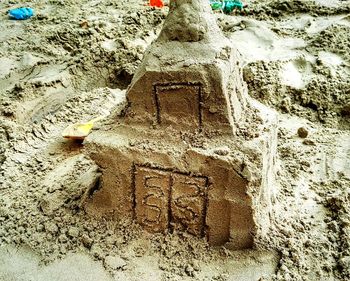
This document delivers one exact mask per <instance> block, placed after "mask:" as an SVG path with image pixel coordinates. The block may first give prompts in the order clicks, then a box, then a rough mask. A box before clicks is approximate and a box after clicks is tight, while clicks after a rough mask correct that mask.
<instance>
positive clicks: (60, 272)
mask: <svg viewBox="0 0 350 281" xmlns="http://www.w3.org/2000/svg"><path fill="white" fill-rule="evenodd" d="M179 1H180V0H179ZM186 1H187V0H186ZM186 1H185V0H183V1H182V2H186ZM147 2H148V1H143V0H121V1H110V0H106V1H100V0H93V1H87V0H79V1H73V0H66V1H42V0H36V1H14V0H12V1H8V0H4V1H1V2H0V22H1V24H0V280H1V281H10V280H11V281H12V280H15V281H20V280H21V281H29V280H53V281H56V280H57V281H61V280H62V281H63V280H73V281H75V280H77V281H78V280H101V281H104V280H106V281H107V280H108V281H109V280H127V281H131V280H191V281H192V280H208V281H209V280H213V281H214V280H242V281H243V280H249V281H250V280H279V281H284V280H290V281H294V280H322V281H323V280H327V281H328V280H329V281H331V280H332V281H333V280H336V281H338V280H339V281H344V280H349V279H350V224H349V222H350V131H349V129H350V119H349V118H350V57H349V54H350V42H349V40H350V37H349V34H350V19H349V13H350V4H349V1H341V0H339V1H338V0H335V1H324V0H322V1H321V0H317V1H316V0H315V1H314V0H292V1H277V0H272V1H270V0H269V1H267V0H266V1H255V0H250V1H244V3H246V4H248V6H247V7H245V8H244V10H243V11H235V12H233V13H232V14H231V15H225V14H222V13H215V17H214V18H215V20H216V22H217V24H218V26H219V28H220V30H221V31H222V32H223V34H224V35H225V37H226V39H225V40H227V42H230V43H232V44H233V45H234V46H235V48H236V49H237V56H239V57H240V59H239V62H240V64H241V67H242V71H243V72H242V77H243V78H244V82H245V83H246V90H247V95H249V99H250V98H253V99H255V100H257V101H258V102H255V103H254V102H253V104H254V106H256V107H258V108H259V109H260V110H262V111H264V109H265V108H266V107H267V108H268V110H267V111H266V112H265V113H264V114H261V116H266V115H265V114H267V113H268V112H270V111H272V112H275V115H276V116H277V118H278V123H276V124H277V125H278V129H276V130H277V144H276V146H277V152H276V153H275V155H274V156H275V165H276V179H275V183H274V185H273V188H272V190H273V192H272V194H270V195H269V196H270V198H272V199H271V206H270V208H271V209H269V219H268V221H269V225H268V226H267V227H266V231H265V232H264V233H262V234H261V235H256V236H255V237H254V241H253V248H252V249H249V250H240V251H233V250H231V249H230V247H229V245H226V246H227V247H226V246H225V245H223V246H212V245H209V243H208V241H207V240H206V239H204V238H203V237H201V236H200V235H199V236H198V237H196V236H193V235H191V234H188V233H183V232H181V231H176V230H175V231H173V232H169V233H167V234H165V235H164V234H160V233H158V234H157V233H156V234H152V233H148V232H147V231H144V230H143V229H142V227H140V225H139V224H137V223H136V222H134V221H132V220H131V219H130V218H129V217H127V216H125V217H121V216H117V217H118V219H115V217H116V216H114V215H115V214H114V213H113V212H111V213H109V214H110V217H108V216H102V217H98V216H94V215H91V212H90V211H91V209H92V210H93V207H94V205H90V207H91V208H90V209H89V207H87V205H86V202H91V200H93V199H92V198H93V195H94V194H97V193H99V192H101V191H102V189H100V188H101V183H102V180H103V176H101V174H103V169H104V168H103V167H102V168H101V166H100V165H98V164H100V163H95V161H93V160H92V159H91V158H89V156H88V153H86V150H87V149H88V146H89V145H85V144H82V143H79V142H72V141H69V140H65V139H63V138H62V136H61V132H62V130H63V129H64V128H65V127H67V126H68V125H70V124H72V123H76V122H86V121H88V120H91V119H93V118H95V117H98V116H100V115H108V116H109V117H108V118H106V119H105V120H103V121H101V122H98V123H97V124H96V126H95V129H94V132H93V135H94V136H96V135H98V132H99V130H101V131H104V132H105V131H107V132H108V131H110V133H112V132H114V131H118V130H119V129H118V130H117V129H116V127H115V126H116V120H117V117H118V118H119V117H120V116H128V111H127V110H126V108H128V105H129V103H128V102H129V101H128V100H127V98H126V91H127V87H128V85H129V84H130V83H131V81H132V78H133V77H134V75H135V73H136V74H137V73H138V72H137V69H138V67H140V66H142V64H141V62H142V59H143V57H144V55H145V54H146V53H145V52H146V49H147V47H148V46H150V44H151V42H153V41H154V40H155V39H156V38H157V37H158V35H159V34H160V31H161V28H162V25H163V22H164V19H165V17H166V15H167V14H168V12H169V8H168V7H167V6H166V7H164V8H162V9H154V8H151V7H149V6H147V5H145V4H146V3H147ZM180 2H181V1H180ZM195 2H196V1H195ZM198 2H202V1H198ZM24 5H25V6H30V7H32V8H34V9H35V16H34V17H33V18H31V19H29V20H25V21H14V20H10V19H9V18H8V16H7V15H6V12H7V10H8V9H10V8H15V7H20V6H24ZM208 11H209V10H208V9H207V8H205V9H204V8H203V10H202V12H203V13H204V14H205V13H206V12H208ZM174 18H175V19H174V26H176V29H171V27H169V26H168V27H167V28H165V29H164V30H165V31H164V33H163V34H161V36H160V37H159V39H158V40H159V42H156V44H158V43H159V44H160V43H161V42H164V41H167V40H169V39H171V40H175V39H176V40H178V41H180V42H182V43H181V44H186V43H188V42H192V43H198V42H199V41H201V40H207V39H208V40H207V41H208V42H210V40H209V39H210V38H206V30H210V29H211V28H213V27H212V26H211V25H210V21H208V22H206V23H205V24H203V22H198V21H196V19H193V18H191V17H190V15H188V18H184V19H183V20H186V21H188V22H192V23H191V24H192V26H191V28H192V29H191V32H192V33H193V34H192V36H190V38H189V37H188V36H187V35H188V34H189V33H188V32H186V33H182V34H181V33H180V35H179V31H181V30H180V29H181V28H180V23H179V21H178V20H176V15H175V16H174ZM174 30H177V32H174ZM213 42H214V43H215V40H214V41H213ZM213 42H211V43H213ZM225 42H226V41H225ZM214 43H213V45H215V44H214ZM219 45H220V44H217V46H219ZM160 53H161V52H160ZM200 54H201V55H202V56H203V57H204V58H205V57H206V56H205V51H202V50H201V52H200ZM153 55H154V54H153ZM155 55H157V54H155ZM163 55H164V54H163ZM165 55H166V54H165ZM169 57H170V58H169V65H171V64H172V63H173V62H172V61H171V60H170V59H171V56H170V55H169ZM208 57H210V56H208ZM187 62H188V64H191V63H192V62H191V61H190V60H188V61H187ZM138 71H139V70H138ZM138 87H141V86H138ZM162 90H164V89H163V88H160V91H162ZM165 90H167V89H165ZM260 103H261V104H263V106H260V107H259V105H261V104H260ZM169 104H171V102H170V103H169ZM219 104H221V103H219ZM144 106H145V107H147V104H145V105H144ZM265 106H266V107H265ZM170 108H171V107H170ZM243 108H244V107H243ZM193 110H195V109H193ZM209 110H210V111H212V112H214V113H217V112H219V113H220V112H224V108H221V107H218V106H215V103H213V105H212V107H211V108H209ZM208 112H209V111H208ZM242 113H244V110H243V111H242ZM208 114H209V113H208ZM169 116H170V117H169V118H168V120H169V122H173V120H172V119H171V114H170V115H169ZM208 116H210V115H208ZM241 116H243V118H241V119H240V122H239V126H238V127H237V128H236V130H234V133H233V134H234V136H235V137H236V139H237V140H239V142H235V141H233V139H229V140H228V141H227V138H229V137H228V136H227V135H226V136H225V137H224V138H221V137H219V138H218V135H217V132H215V130H211V134H209V141H208V135H206V136H205V137H203V136H202V135H200V134H192V133H184V134H182V135H181V145H182V146H184V147H188V148H189V149H190V150H192V151H193V154H191V155H190V156H189V157H192V158H193V159H200V158H196V156H195V152H198V151H200V150H202V151H203V150H206V149H207V148H208V147H210V148H211V147H212V146H211V144H212V143H214V144H215V147H216V148H215V149H208V150H207V151H206V153H207V156H208V157H211V159H212V160H211V161H217V160H215V159H221V158H225V157H232V159H235V161H236V162H235V163H241V164H243V163H247V164H248V167H247V168H246V169H244V168H245V167H244V165H241V166H240V168H242V169H241V170H240V172H242V175H244V177H246V178H250V177H253V178H254V177H255V176H256V175H258V174H257V173H256V174H255V172H256V169H250V167H254V165H251V163H258V162H259V161H261V159H253V158H254V157H250V156H252V155H257V154H255V153H252V151H250V150H249V147H251V146H250V145H247V143H254V140H257V139H259V137H261V136H262V135H263V134H262V135H261V133H259V132H264V133H266V132H265V131H264V130H262V127H263V126H262V124H264V122H265V120H262V119H261V118H260V117H259V115H255V114H248V115H244V114H243V115H241ZM151 117H152V115H149V114H148V115H147V114H145V118H151ZM192 121H193V120H191V122H192ZM214 121H215V120H214ZM193 122H194V121H193ZM215 122H216V121H215ZM215 122H214V123H215ZM276 122H277V121H276ZM131 123H132V122H131ZM131 123H130V124H131ZM136 123H137V122H136ZM214 123H213V124H214ZM224 123H225V122H223V124H224ZM195 124H196V125H197V123H195ZM198 124H199V121H198ZM237 124H238V123H237ZM153 125H154V124H152V123H150V124H149V129H153ZM135 126H136V127H137V126H138V125H135ZM215 126H216V125H213V127H215ZM120 128H121V129H120V130H121V131H123V130H124V131H125V130H126V133H125V136H127V137H130V138H131V137H132V136H134V135H136V136H135V137H133V141H131V142H129V139H128V138H126V139H123V140H122V141H123V142H125V144H126V145H127V146H128V147H131V150H134V151H137V150H138V151H141V150H142V151H144V150H146V151H148V152H149V153H151V152H152V151H163V152H164V151H166V152H168V151H170V149H169V147H170V145H171V139H172V138H171V135H168V136H162V134H161V133H159V135H157V136H152V141H148V140H147V138H148V137H149V135H148V133H147V132H148V130H147V131H142V130H140V129H138V130H135V131H131V130H129V129H128V127H127V126H126V129H125V128H124V129H123V126H121V127H120ZM137 128H139V127H137ZM223 128H226V129H227V128H228V127H224V126H223V127H222V128H220V127H219V131H220V129H222V130H224V129H223ZM211 129H212V128H211ZM158 130H159V129H158ZM160 131H161V130H160ZM160 131H157V132H160ZM146 133H147V134H146ZM143 134H144V135H143ZM163 134H164V132H163ZM107 135H108V134H107ZM210 136H211V138H210ZM146 137H147V138H146ZM100 138H103V136H102V134H101V136H100ZM154 139H156V141H153V140H154ZM218 139H219V140H218ZM167 140H168V141H167ZM217 140H218V141H217ZM103 141H105V142H108V141H109V140H108V138H106V139H104V140H103ZM258 144H259V143H256V146H257V147H258V148H259V145H258ZM118 145H119V144H118ZM235 147H238V148H239V149H237V153H236V154H234V155H233V154H232V155H231V154H230V153H231V152H230V151H232V149H233V148H235ZM242 147H246V150H244V149H242ZM179 151H180V150H179ZM179 151H170V152H171V153H174V154H173V155H172V157H173V158H171V157H170V158H169V159H176V157H177V156H179V155H180V154H177V153H178V152H179ZM228 151H229V152H228ZM147 155H148V154H146V155H145V156H143V157H148V156H147ZM227 155H228V156H227ZM258 155H259V154H258ZM179 158H180V157H179ZM192 158H191V159H192ZM164 159H165V158H164ZM128 161H129V160H128ZM164 161H165V160H164ZM96 162H98V161H96ZM184 163H185V162H184ZM249 165H250V166H249ZM120 166H122V164H120ZM180 168H181V167H180ZM248 171H249V172H248ZM213 172H215V171H213ZM250 172H252V174H250ZM141 173H142V172H141ZM175 177H181V175H178V174H176V173H175ZM196 180H197V181H198V184H199V185H200V184H202V182H201V181H202V178H200V177H197V178H196ZM262 180H266V178H265V177H263V178H262ZM203 185H204V183H203ZM89 200H90V201H89ZM105 203H106V204H103V206H108V204H107V203H108V202H107V201H105ZM105 211H106V212H107V213H108V211H109V210H105ZM93 212H94V210H93ZM112 218H113V219H112ZM195 231H197V230H194V232H195Z"/></svg>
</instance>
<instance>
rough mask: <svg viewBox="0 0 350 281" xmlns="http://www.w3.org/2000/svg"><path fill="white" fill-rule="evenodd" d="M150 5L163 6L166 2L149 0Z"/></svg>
mask: <svg viewBox="0 0 350 281" xmlns="http://www.w3.org/2000/svg"><path fill="white" fill-rule="evenodd" d="M149 5H150V6H151V7H157V8H163V7H164V3H163V0H149Z"/></svg>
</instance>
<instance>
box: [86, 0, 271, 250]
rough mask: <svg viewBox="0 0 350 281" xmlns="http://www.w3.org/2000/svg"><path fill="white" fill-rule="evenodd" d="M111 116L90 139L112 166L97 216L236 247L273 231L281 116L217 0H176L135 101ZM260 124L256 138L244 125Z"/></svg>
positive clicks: (131, 92) (90, 147)
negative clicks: (244, 67) (260, 99)
mask: <svg viewBox="0 0 350 281" xmlns="http://www.w3.org/2000/svg"><path fill="white" fill-rule="evenodd" d="M263 112H264V113H263ZM249 122H251V123H249ZM107 123H108V125H105V126H104V127H102V128H100V129H99V130H97V131H94V132H93V133H92V134H91V135H90V136H89V137H88V138H87V140H86V141H85V144H86V150H85V151H86V153H88V154H89V155H90V157H91V158H92V159H94V160H95V161H96V163H97V164H98V165H99V166H100V167H101V170H102V178H101V186H100V188H99V189H98V190H97V191H95V192H94V194H93V195H92V196H91V198H90V200H89V201H88V202H86V210H87V212H88V213H89V214H92V215H99V216H105V217H107V218H110V219H118V218H125V217H129V218H131V219H134V220H136V221H137V222H138V223H139V224H140V225H141V226H142V227H143V228H144V229H145V230H147V231H150V232H164V233H165V232H168V231H186V232H189V233H191V234H193V235H195V236H198V237H206V239H208V241H209V243H210V244H212V245H221V244H224V243H226V244H227V245H229V246H231V248H235V249H239V248H249V247H251V246H252V244H253V239H254V235H257V234H259V233H264V231H265V230H266V228H267V227H268V223H269V212H270V206H271V197H272V191H273V175H274V169H273V168H274V155H275V147H276V118H275V115H274V114H273V113H271V112H268V111H264V110H263V109H262V107H261V106H260V107H259V106H257V105H256V104H255V102H254V101H252V100H251V99H250V98H249V96H248V95H247V88H246V86H245V83H244V81H243V78H242V73H241V68H240V64H239V58H238V54H237V51H236V49H235V48H234V47H233V46H232V43H231V42H230V41H229V40H228V39H227V38H225V37H224V36H223V35H222V33H221V31H220V29H219V28H218V26H217V24H216V21H215V18H214V16H213V14H212V11H211V9H210V6H209V4H208V1H207V0H176V1H170V12H169V15H168V17H167V18H166V20H165V23H164V26H163V29H162V31H161V33H160V35H159V37H158V39H157V40H155V41H154V42H153V43H152V45H151V46H150V47H149V48H148V50H147V51H146V53H145V55H144V59H143V61H142V64H141V65H140V67H139V68H138V70H137V72H136V73H135V76H134V78H133V80H132V82H131V85H130V86H129V88H128V91H127V105H126V108H125V109H124V110H123V111H122V113H121V114H119V115H114V116H112V117H111V118H110V120H109V122H107ZM247 127H248V129H247ZM250 127H251V128H255V129H254V132H255V136H254V137H251V138H249V137H247V136H244V134H243V133H242V130H243V129H244V130H245V131H247V130H248V131H249V130H250V129H249V128H250ZM242 128H243V129H242ZM244 130H243V131H244Z"/></svg>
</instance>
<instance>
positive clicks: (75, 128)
mask: <svg viewBox="0 0 350 281" xmlns="http://www.w3.org/2000/svg"><path fill="white" fill-rule="evenodd" d="M104 117H105V116H99V117H97V118H94V119H92V120H90V121H88V122H86V123H75V124H72V125H69V126H68V127H67V128H65V129H64V130H63V132H62V137H64V138H66V139H72V140H83V139H85V138H86V137H87V136H88V135H89V134H90V132H91V130H92V128H93V127H94V123H96V122H97V121H100V120H101V119H103V118H104Z"/></svg>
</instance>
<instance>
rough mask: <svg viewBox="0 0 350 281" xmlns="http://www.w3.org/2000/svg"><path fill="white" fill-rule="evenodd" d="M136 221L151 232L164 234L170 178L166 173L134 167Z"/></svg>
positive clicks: (167, 219) (166, 223)
mask: <svg viewBox="0 0 350 281" xmlns="http://www.w3.org/2000/svg"><path fill="white" fill-rule="evenodd" d="M134 181H135V215H136V221H137V222H138V223H139V224H140V225H142V226H143V227H144V228H145V229H147V230H148V231H152V232H164V231H165V230H166V229H168V226H169V216H168V213H169V211H168V209H169V207H168V205H169V203H168V202H169V195H170V193H169V192H170V177H169V175H168V173H167V172H164V171H161V170H158V169H150V168H146V167H139V166H136V168H135V172H134Z"/></svg>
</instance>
